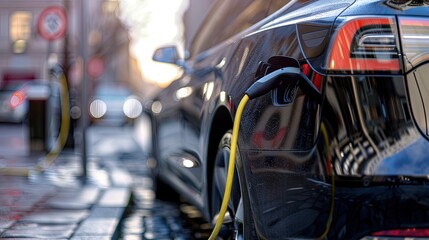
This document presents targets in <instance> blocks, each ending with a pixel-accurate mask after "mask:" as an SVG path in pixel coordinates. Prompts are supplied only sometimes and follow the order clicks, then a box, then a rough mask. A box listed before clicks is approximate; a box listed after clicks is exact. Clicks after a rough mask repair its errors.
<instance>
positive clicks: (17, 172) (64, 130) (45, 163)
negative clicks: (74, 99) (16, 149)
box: [0, 72, 70, 176]
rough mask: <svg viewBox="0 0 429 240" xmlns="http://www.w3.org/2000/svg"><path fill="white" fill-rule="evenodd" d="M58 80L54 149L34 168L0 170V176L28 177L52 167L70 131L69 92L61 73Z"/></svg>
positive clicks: (63, 75) (65, 79)
mask: <svg viewBox="0 0 429 240" xmlns="http://www.w3.org/2000/svg"><path fill="white" fill-rule="evenodd" d="M59 78H60V85H61V91H60V93H61V94H60V95H61V97H60V98H61V127H60V132H59V134H58V138H57V140H56V143H55V147H54V148H52V149H51V151H50V152H49V153H48V154H47V155H46V156H45V158H44V159H43V160H42V161H41V162H40V163H38V164H37V165H36V166H35V167H34V168H18V167H15V168H0V175H10V176H28V175H29V174H30V172H33V173H41V172H43V171H44V170H45V169H46V168H47V167H49V166H50V165H52V163H54V162H55V160H56V159H57V157H58V155H59V154H60V152H61V151H62V149H63V148H64V145H65V143H66V141H67V137H68V133H69V129H70V113H69V108H70V107H69V92H68V87H67V78H66V76H65V74H64V73H63V72H62V73H61V75H60V77H59Z"/></svg>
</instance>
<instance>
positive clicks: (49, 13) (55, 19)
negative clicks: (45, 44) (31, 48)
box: [37, 6, 67, 41]
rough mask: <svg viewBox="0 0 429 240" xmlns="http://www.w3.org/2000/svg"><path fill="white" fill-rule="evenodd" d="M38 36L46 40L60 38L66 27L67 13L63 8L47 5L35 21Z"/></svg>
mask: <svg viewBox="0 0 429 240" xmlns="http://www.w3.org/2000/svg"><path fill="white" fill-rule="evenodd" d="M37 29H38V30H39V34H40V36H42V37H43V38H44V39H46V40H48V41H54V40H57V39H59V38H62V37H63V36H64V34H65V32H66V29H67V15H66V11H65V10H64V8H62V7H59V6H52V7H48V8H46V9H45V10H43V11H42V13H40V16H39V19H38V21H37Z"/></svg>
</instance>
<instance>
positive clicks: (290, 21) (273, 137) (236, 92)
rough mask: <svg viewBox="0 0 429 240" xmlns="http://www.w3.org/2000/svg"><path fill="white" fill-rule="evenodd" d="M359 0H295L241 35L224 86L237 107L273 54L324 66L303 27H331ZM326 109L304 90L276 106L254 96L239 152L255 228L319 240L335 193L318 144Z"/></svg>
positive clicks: (272, 234)
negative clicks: (309, 48) (307, 45)
mask: <svg viewBox="0 0 429 240" xmlns="http://www.w3.org/2000/svg"><path fill="white" fill-rule="evenodd" d="M352 2H353V1H336V2H335V3H334V2H332V1H296V2H295V4H294V5H292V6H290V8H288V9H284V12H283V13H282V15H281V16H279V17H278V18H276V19H274V20H273V21H272V22H270V23H268V24H266V25H265V26H264V27H262V28H261V29H260V30H258V31H255V32H253V33H250V34H248V35H247V36H245V37H244V38H243V39H241V41H240V42H239V45H238V47H237V49H236V51H235V53H234V58H236V59H237V60H236V61H234V62H231V64H230V65H228V68H227V69H226V71H225V73H226V76H227V77H228V79H230V81H229V82H227V84H226V85H225V87H224V88H225V89H226V91H227V92H229V93H231V96H232V101H233V102H234V104H238V102H239V101H240V99H241V97H242V95H243V93H244V91H245V90H246V89H247V88H248V87H249V86H250V85H251V84H252V83H253V82H254V81H255V79H254V75H255V71H256V69H257V67H258V64H259V62H260V61H267V60H268V59H269V58H270V57H272V56H276V55H281V56H288V57H292V58H294V59H296V60H298V61H299V62H301V63H311V64H320V65H317V66H313V69H321V68H322V65H321V62H320V61H318V60H317V58H323V56H324V55H323V53H324V52H325V49H324V47H322V50H320V51H318V53H317V54H313V55H311V56H310V57H312V58H311V59H310V58H308V57H307V56H306V55H308V52H306V51H303V48H302V46H301V41H300V38H299V33H298V32H297V29H298V26H299V25H300V24H304V25H306V26H307V27H310V28H311V27H313V26H314V30H315V31H318V30H321V29H322V30H326V29H327V28H326V25H329V24H332V23H333V22H334V20H335V18H336V16H338V15H339V14H340V13H341V12H342V11H343V10H344V9H345V8H346V7H348V6H349V5H350V4H351V3H352ZM321 23H323V24H321ZM326 36H327V37H328V36H329V35H328V34H327V35H326ZM323 40H324V39H322V42H323ZM314 59H316V60H314ZM312 60H314V61H312ZM320 111H321V109H320V105H319V104H317V103H316V102H314V101H313V100H312V99H311V98H309V97H308V96H307V95H306V93H305V92H303V91H302V90H298V91H297V93H296V96H295V99H294V101H293V102H292V103H290V104H287V105H281V106H275V105H273V102H272V98H271V94H266V95H263V96H261V97H260V98H257V99H255V100H251V101H250V102H249V103H248V105H247V106H246V109H245V110H244V112H243V116H242V120H241V128H240V136H239V147H240V154H241V156H242V161H243V163H242V164H243V167H244V169H245V178H246V180H247V186H246V187H247V188H248V190H249V195H250V201H251V205H252V210H253V214H254V215H255V219H254V220H255V222H256V228H257V230H258V234H259V235H260V236H261V237H263V238H267V239H284V238H318V237H320V236H322V235H323V234H324V232H325V230H326V228H327V225H328V222H329V221H328V219H329V217H330V214H331V203H332V198H333V195H332V186H331V185H330V183H331V182H330V178H329V177H328V176H327V175H326V172H327V169H326V164H325V162H324V159H323V157H322V156H320V155H319V152H318V149H317V145H316V140H317V139H318V133H319V127H320V126H319V123H320V121H321V119H320V113H321V112H320Z"/></svg>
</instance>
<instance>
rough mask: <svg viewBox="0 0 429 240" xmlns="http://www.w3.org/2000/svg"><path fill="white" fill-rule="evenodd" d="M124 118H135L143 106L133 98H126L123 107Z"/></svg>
mask: <svg viewBox="0 0 429 240" xmlns="http://www.w3.org/2000/svg"><path fill="white" fill-rule="evenodd" d="M123 111H124V114H125V116H127V117H129V118H137V117H138V116H140V114H141V113H142V111H143V106H142V104H141V103H140V101H139V100H137V99H135V98H132V97H131V98H128V99H127V100H126V101H125V103H124V106H123Z"/></svg>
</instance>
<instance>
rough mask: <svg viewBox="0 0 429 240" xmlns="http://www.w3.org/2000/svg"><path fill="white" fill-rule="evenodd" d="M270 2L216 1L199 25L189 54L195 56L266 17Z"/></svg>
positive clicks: (252, 0)
mask: <svg viewBox="0 0 429 240" xmlns="http://www.w3.org/2000/svg"><path fill="white" fill-rule="evenodd" d="M269 5H270V1H267V0H242V1H230V0H220V1H218V2H217V3H216V4H215V5H214V6H213V8H212V10H211V11H210V13H209V15H208V17H207V19H206V20H205V21H204V23H203V24H202V25H201V27H200V30H199V31H198V33H197V35H196V37H195V39H194V41H193V44H192V46H191V54H192V55H196V54H198V53H200V52H202V51H205V50H207V49H209V48H211V47H213V46H215V45H217V44H219V43H220V42H222V41H224V40H226V39H228V38H230V37H232V36H234V35H235V34H237V33H239V32H241V31H243V30H245V29H246V28H248V27H250V26H252V25H253V24H255V23H257V22H259V21H260V20H262V19H263V18H264V17H266V16H267V13H268V9H269Z"/></svg>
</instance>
